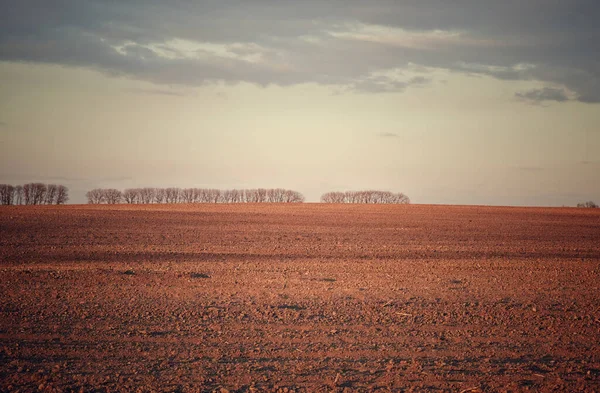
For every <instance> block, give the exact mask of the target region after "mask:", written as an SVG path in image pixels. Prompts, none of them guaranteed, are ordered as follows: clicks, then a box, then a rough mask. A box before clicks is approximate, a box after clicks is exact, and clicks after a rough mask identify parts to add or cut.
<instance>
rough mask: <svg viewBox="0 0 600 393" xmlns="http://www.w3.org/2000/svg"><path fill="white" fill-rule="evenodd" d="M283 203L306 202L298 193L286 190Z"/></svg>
mask: <svg viewBox="0 0 600 393" xmlns="http://www.w3.org/2000/svg"><path fill="white" fill-rule="evenodd" d="M283 201H284V202H285V203H302V202H304V195H302V194H300V193H299V192H298V191H292V190H285V193H284V200H283Z"/></svg>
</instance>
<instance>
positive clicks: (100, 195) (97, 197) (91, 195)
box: [85, 188, 106, 205]
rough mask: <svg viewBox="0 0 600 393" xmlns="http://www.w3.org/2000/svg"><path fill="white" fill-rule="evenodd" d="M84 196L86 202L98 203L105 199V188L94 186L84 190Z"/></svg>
mask: <svg viewBox="0 0 600 393" xmlns="http://www.w3.org/2000/svg"><path fill="white" fill-rule="evenodd" d="M85 197H86V198H87V201H88V203H89V204H93V205H99V204H101V203H103V202H105V201H106V194H105V190H103V189H102V188H94V189H93V190H90V191H88V192H86V194H85Z"/></svg>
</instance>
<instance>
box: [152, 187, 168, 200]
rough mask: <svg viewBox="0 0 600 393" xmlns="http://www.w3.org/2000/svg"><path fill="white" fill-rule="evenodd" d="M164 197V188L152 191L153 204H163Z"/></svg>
mask: <svg viewBox="0 0 600 393" xmlns="http://www.w3.org/2000/svg"><path fill="white" fill-rule="evenodd" d="M165 197H166V192H165V189H164V188H155V189H154V202H155V203H164V202H165Z"/></svg>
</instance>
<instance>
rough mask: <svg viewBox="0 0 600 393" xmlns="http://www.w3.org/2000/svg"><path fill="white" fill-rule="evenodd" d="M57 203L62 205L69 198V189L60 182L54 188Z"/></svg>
mask: <svg viewBox="0 0 600 393" xmlns="http://www.w3.org/2000/svg"><path fill="white" fill-rule="evenodd" d="M54 200H55V202H56V204H57V205H64V204H65V203H67V201H68V200H69V189H68V188H67V187H66V186H63V185H62V184H61V185H59V186H58V188H57V190H56V198H55V199H54Z"/></svg>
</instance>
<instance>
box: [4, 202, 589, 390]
mask: <svg viewBox="0 0 600 393" xmlns="http://www.w3.org/2000/svg"><path fill="white" fill-rule="evenodd" d="M136 390H139V391H172V392H196V391H199V392H211V391H215V390H216V391H219V392H223V393H226V392H227V391H229V392H236V391H239V392H247V391H249V392H256V391H281V392H292V391H294V392H304V391H309V392H312V391H320V392H326V391H327V392H331V391H336V392H344V391H345V392H349V391H364V392H366V391H444V392H445V391H448V392H465V393H466V392H495V391H514V392H516V391H542V392H546V391H568V392H572V391H600V209H570V208H501V207H463V206H425V205H409V206H384V205H322V204H302V205H269V204H263V205H151V206H141V205H127V206H126V205H117V206H114V207H109V206H62V207H52V206H40V207H29V206H13V207H10V206H9V207H1V208H0V391H11V392H12V391H47V392H51V391H84V392H87V391H99V392H114V391H136Z"/></svg>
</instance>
